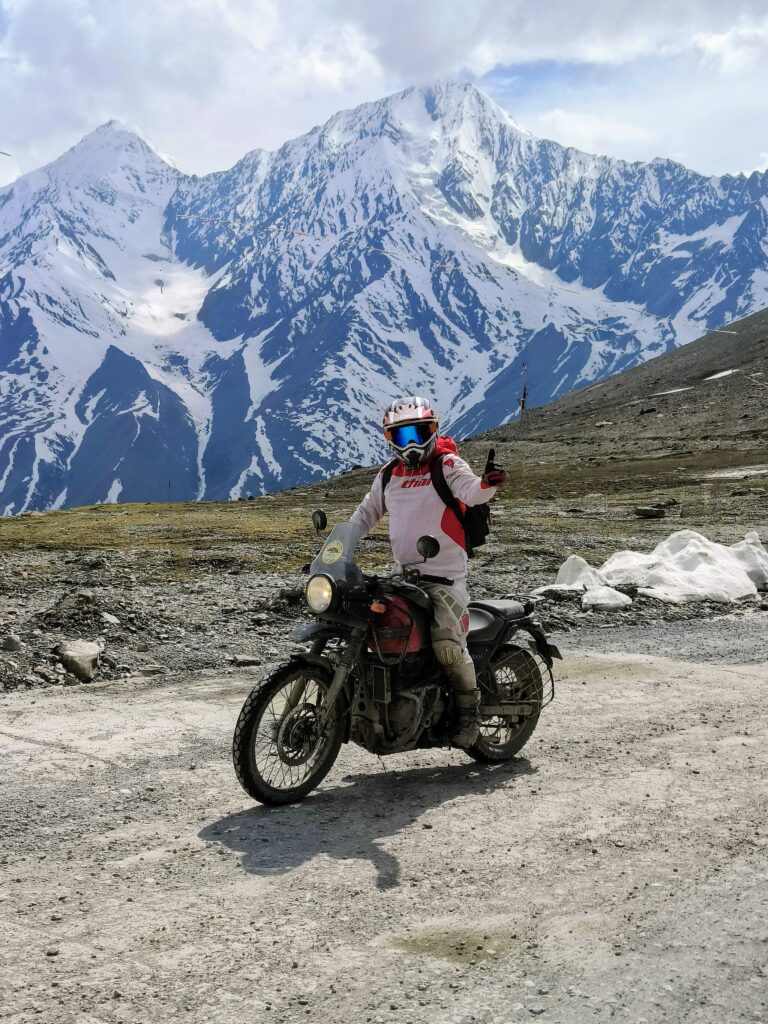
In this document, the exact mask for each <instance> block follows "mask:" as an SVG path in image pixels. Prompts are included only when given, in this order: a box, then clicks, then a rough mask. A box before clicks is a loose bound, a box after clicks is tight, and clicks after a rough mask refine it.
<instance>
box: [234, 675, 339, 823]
mask: <svg viewBox="0 0 768 1024" xmlns="http://www.w3.org/2000/svg"><path fill="white" fill-rule="evenodd" d="M332 678H333V674H332V672H331V670H330V669H324V668H322V667H321V666H318V665H306V664H302V663H301V662H290V661H289V662H286V664H284V665H280V666H279V667H278V668H276V669H275V670H274V672H272V673H271V674H270V675H268V676H267V677H266V679H263V680H262V681H261V682H260V683H257V684H256V686H254V688H253V689H252V690H251V692H250V693H249V694H248V697H247V698H246V701H245V704H243V708H242V710H241V712H240V716H239V718H238V720H237V725H236V726H235V735H234V738H233V741H232V760H233V762H234V766H235V773H236V775H237V778H238V781H239V782H240V785H241V786H242V787H243V789H244V790H245V791H246V793H248V795H249V796H252V797H253V798H254V800H258V801H259V802H260V803H263V804H269V805H272V806H277V805H280V804H291V803H296V802H297V801H299V800H303V799H304V797H305V796H306V795H307V794H308V793H310V792H311V791H312V790H313V789H314V788H315V787H316V786H317V785H319V784H320V782H322V780H323V779H324V778H325V776H326V775H327V774H328V772H329V771H330V770H331V768H332V767H333V763H334V761H335V760H336V758H337V756H338V753H339V748H340V747H341V742H342V739H343V736H344V716H343V715H341V714H338V713H337V714H336V715H335V716H334V718H333V721H331V722H330V723H329V724H328V725H327V726H325V727H323V726H322V724H321V719H320V708H321V705H322V702H323V698H324V696H325V694H326V693H327V691H328V688H329V687H330V685H331V680H332ZM294 701H295V703H294ZM337 711H338V709H337Z"/></svg>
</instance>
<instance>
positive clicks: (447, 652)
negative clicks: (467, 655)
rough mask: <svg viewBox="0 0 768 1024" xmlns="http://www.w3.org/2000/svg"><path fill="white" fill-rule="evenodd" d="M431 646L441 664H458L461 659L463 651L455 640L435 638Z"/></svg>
mask: <svg viewBox="0 0 768 1024" xmlns="http://www.w3.org/2000/svg"><path fill="white" fill-rule="evenodd" d="M432 648H433V650H434V652H435V657H436V658H437V660H438V661H439V662H440V664H441V665H459V664H461V662H462V660H463V657H464V655H463V652H462V650H461V647H460V646H459V645H458V644H457V643H456V641H455V640H437V641H436V642H435V643H434V644H433V645H432Z"/></svg>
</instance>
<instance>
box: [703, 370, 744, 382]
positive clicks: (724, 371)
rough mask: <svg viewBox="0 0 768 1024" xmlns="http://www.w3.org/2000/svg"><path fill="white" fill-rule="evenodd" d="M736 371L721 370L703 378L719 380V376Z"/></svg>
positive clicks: (728, 374) (728, 375)
mask: <svg viewBox="0 0 768 1024" xmlns="http://www.w3.org/2000/svg"><path fill="white" fill-rule="evenodd" d="M738 372H739V371H738V370H721V371H720V373H713V374H712V376H711V377H705V378H704V380H720V378H721V377H730V376H731V374H732V373H738Z"/></svg>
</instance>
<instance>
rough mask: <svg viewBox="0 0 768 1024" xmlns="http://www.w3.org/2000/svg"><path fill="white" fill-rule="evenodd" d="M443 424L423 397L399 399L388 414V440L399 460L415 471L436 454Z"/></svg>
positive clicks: (385, 434)
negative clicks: (438, 434)
mask: <svg viewBox="0 0 768 1024" xmlns="http://www.w3.org/2000/svg"><path fill="white" fill-rule="evenodd" d="M439 426H440V422H439V420H438V418H437V416H436V414H435V413H434V412H433V411H432V408H431V407H430V404H429V401H428V400H427V399H426V398H421V397H420V396H419V395H409V396H407V397H406V398H396V399H395V400H394V402H393V403H392V404H391V405H390V407H389V408H388V409H387V411H386V412H385V413H384V437H385V438H386V439H387V443H388V444H389V446H390V448H392V449H393V451H394V452H395V454H396V455H397V457H398V458H399V459H400V460H401V461H402V462H404V463H405V464H406V466H410V467H411V468H413V469H415V468H416V467H417V466H421V465H422V464H423V463H424V462H426V460H427V459H428V458H429V456H430V455H431V454H432V452H433V451H434V448H435V445H436V444H437V431H438V428H439Z"/></svg>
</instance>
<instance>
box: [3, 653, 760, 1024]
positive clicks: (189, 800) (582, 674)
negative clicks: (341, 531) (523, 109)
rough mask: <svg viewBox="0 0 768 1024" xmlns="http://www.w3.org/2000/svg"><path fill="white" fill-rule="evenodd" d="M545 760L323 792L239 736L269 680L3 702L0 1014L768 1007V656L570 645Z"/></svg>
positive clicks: (736, 1010)
mask: <svg viewBox="0 0 768 1024" xmlns="http://www.w3.org/2000/svg"><path fill="white" fill-rule="evenodd" d="M564 671H565V672H566V673H567V674H566V675H565V677H564V678H561V680H560V682H559V686H558V694H557V699H556V702H555V703H554V705H552V707H551V708H549V709H548V711H547V712H546V713H545V715H543V716H542V721H541V723H540V727H539V730H538V732H537V734H536V735H535V737H534V739H533V741H532V742H531V743H530V745H529V747H528V748H527V749H526V751H525V754H526V757H525V758H523V759H519V760H517V761H515V762H514V763H513V764H512V765H510V766H502V767H499V768H496V769H492V770H491V769H481V768H479V767H478V766H476V765H474V764H472V763H469V762H468V761H467V760H466V759H465V757H464V756H463V755H462V754H461V753H459V752H456V751H453V752H427V753H424V754H418V753H417V754H415V755H411V756H399V757H396V758H391V759H389V760H388V761H386V763H385V764H386V770H385V768H384V767H383V766H382V765H381V764H380V763H379V762H378V761H377V760H376V759H375V758H372V757H371V756H369V755H367V754H364V753H363V752H362V751H359V750H358V749H357V748H345V749H344V750H343V751H342V755H341V758H340V760H339V762H338V764H337V766H336V768H335V770H334V771H333V772H332V773H331V775H330V776H329V777H328V779H327V780H326V782H325V784H324V785H323V787H322V789H321V790H320V791H319V793H317V794H316V795H315V796H314V797H312V798H310V799H308V800H307V801H306V802H305V803H304V804H303V805H300V806H298V807H294V808H286V809H280V810H268V809H265V808H259V807H255V806H253V805H252V804H251V803H250V802H249V800H248V799H247V798H246V797H245V795H244V794H243V793H242V792H241V791H240V789H239V787H238V785H237V783H236V781H235V778H234V776H233V773H232V769H231V765H230V761H229V743H230V737H231V732H232V727H233V724H234V721H235V718H236V715H237V712H238V709H239V706H240V703H241V701H242V699H243V697H244V694H245V691H246V689H247V687H248V685H249V681H248V679H247V677H245V676H243V675H240V676H234V675H232V676H228V677H221V676H212V675H209V676H203V677H197V678H190V679H189V680H187V681H184V682H181V683H180V682H178V681H176V682H168V681H166V682H162V683H152V684H150V683H141V684H137V683H135V682H131V681H128V682H124V683H108V684H106V683H105V684H93V685H91V686H86V687H76V688H71V689H63V690H62V689H49V690H45V691H32V692H27V693H17V694H9V695H6V696H4V697H3V698H2V699H1V700H0V751H1V753H2V761H3V772H2V780H0V787H1V796H2V833H1V834H0V842H1V843H2V847H1V851H0V872H1V875H0V878H1V880H2V889H0V918H2V921H3V931H2V944H1V945H0V978H1V989H0V1020H1V1021H3V1022H4V1024H6V1022H7V1024H11V1022H12V1024H22V1022H24V1024H26V1022H29V1021H44V1022H46V1024H65V1022H67V1024H69V1022H77V1024H118V1022H125V1024H150V1022H156V1021H157V1022H160V1021H162V1022H176V1021H189V1022H193V1024H195V1022H198V1021H199V1022H203V1021H205V1022H207V1024H219V1022H221V1024H224V1022H226V1024H241V1022H242V1024H245V1022H246V1021H247V1022H249V1024H255V1022H262V1021H265V1022H267V1021H269V1022H271V1021H285V1022H292V1021H302V1020H308V1021H323V1022H334V1024H346V1022H350V1024H351V1022H355V1024H358V1022H366V1021H370V1022H379V1021H397V1022H398V1024H406V1022H413V1024H416V1022H419V1024H421V1022H440V1024H443V1022H457V1024H459V1022H460V1024H469V1022H478V1024H509V1022H513V1021H522V1020H529V1019H531V1017H532V1016H541V1017H542V1019H543V1020H545V1021H552V1022H562V1024H579V1022H581V1021H590V1022H592V1021H607V1020H611V1019H614V1018H616V1019H618V1020H627V1021H633V1022H642V1021H647V1022H649V1024H651V1022H653V1024H656V1022H658V1021H674V1022H680V1021H686V1022H688V1021H690V1022H717V1024H728V1022H731V1021H734V1022H735V1021H751V1022H756V1021H763V1022H766V1021H768V824H767V823H768V785H766V770H767V769H768V742H766V740H767V739H768V725H767V721H766V719H767V716H766V711H765V705H766V696H767V690H768V665H767V664H762V665H759V664H757V665H756V664H752V665H744V666H740V667H739V666H735V667H733V666H731V667H724V666H722V665H712V664H708V665H696V664H691V663H674V662H671V661H666V660H663V659H653V658H649V657H641V656H625V657H624V658H617V657H615V656H614V657H612V656H608V655H604V654H591V655H590V654H588V653H581V654H577V653H575V652H572V656H571V658H570V660H569V661H567V662H566V663H565V666H564Z"/></svg>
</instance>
